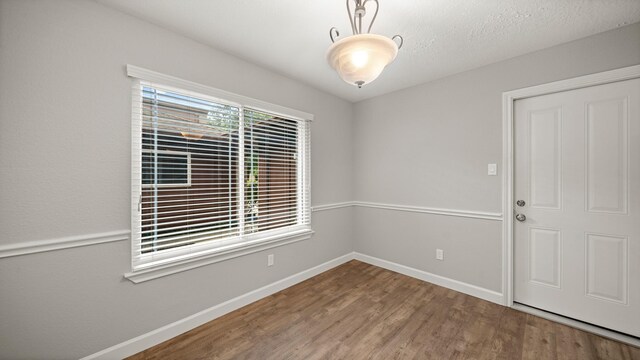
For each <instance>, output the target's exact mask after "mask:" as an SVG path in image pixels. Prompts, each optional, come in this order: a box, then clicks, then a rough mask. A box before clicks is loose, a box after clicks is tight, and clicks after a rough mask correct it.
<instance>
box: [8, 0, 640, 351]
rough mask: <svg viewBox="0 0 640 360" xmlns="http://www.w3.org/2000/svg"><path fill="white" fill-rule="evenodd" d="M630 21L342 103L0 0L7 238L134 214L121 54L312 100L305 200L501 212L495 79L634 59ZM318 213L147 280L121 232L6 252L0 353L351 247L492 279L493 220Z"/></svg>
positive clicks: (107, 17) (140, 36) (184, 304)
mask: <svg viewBox="0 0 640 360" xmlns="http://www.w3.org/2000/svg"><path fill="white" fill-rule="evenodd" d="M639 38H640V25H638V24H636V25H633V26H630V27H627V28H623V29H619V30H616V31H613V32H609V33H605V34H601V35H597V36H594V37H591V38H587V39H584V40H580V41H576V42H573V43H569V44H565V45H562V46H559V47H555V48H552V49H547V50H544V51H540V52H537V53H533V54H530V55H526V56H523V57H520V58H516V59H512V60H509V61H505V62H501V63H498V64H494V65H490V66H487V67H484V68H481V69H477V70H473V71H470V72H467V73H463V74H459V75H456V76H452V77H449V78H446V79H443V80H439V81H435V82H431V83H428V84H424V85H421V86H417V87H414V88H410V89H406V90H403V91H399V92H396V93H393V94H389V95H385V96H382V97H378V98H375V99H371V100H369V101H364V102H361V103H358V104H355V105H353V104H350V103H347V102H345V101H343V100H340V99H337V98H336V97H333V96H331V95H328V94H326V93H323V92H320V91H317V90H315V89H312V88H310V87H308V86H305V85H303V84H301V83H299V82H296V81H293V80H290V79H288V78H285V77H282V76H279V75H278V74H274V73H272V72H270V71H267V70H265V69H262V68H260V67H257V66H255V65H252V64H250V63H247V62H244V61H242V60H240V59H237V58H234V57H232V56H229V55H226V54H224V53H221V52H219V51H216V50H214V49H211V48H210V47H207V46H204V45H201V44H199V43H197V42H194V41H192V40H189V39H186V38H184V37H181V36H179V35H176V34H174V33H172V32H169V31H166V30H164V29H161V28H158V27H156V26H154V25H151V24H148V23H145V22H142V21H140V20H137V19H135V18H133V17H130V16H127V15H123V14H121V13H118V12H116V11H113V10H110V9H108V8H105V7H102V6H101V5H99V4H95V3H93V2H81V1H56V2H49V1H37V2H34V1H28V0H27V1H0V245H5V244H14V243H21V242H27V241H33V240H47V239H52V238H58V237H64V236H73V235H84V234H91V233H96V232H105V231H114V230H125V229H128V228H129V216H130V214H129V210H128V209H129V172H130V164H129V161H130V160H129V155H130V150H129V148H130V144H129V142H130V130H129V129H130V106H129V102H130V80H129V79H128V78H127V77H126V76H125V69H124V66H125V65H126V64H133V65H137V66H141V67H145V68H149V69H151V70H155V71H159V72H162V73H166V74H169V75H174V76H178V77H180V78H184V79H187V80H192V81H196V82H200V83H204V84H207V85H210V86H213V87H217V88H220V89H224V90H227V91H232V92H236V93H239V94H242V95H245V96H250V97H254V98H257V99H261V100H265V101H268V102H272V103H276V104H280V105H283V106H288V107H292V108H296V109H299V110H302V111H306V112H310V113H313V114H315V117H316V120H315V121H314V123H313V126H312V183H313V192H312V199H313V201H312V202H313V204H328V203H336V202H344V201H351V200H360V201H372V202H384V203H395V204H406V205H419V206H428V207H440V208H452V209H462V210H477V211H488V212H499V211H501V209H500V191H501V188H500V177H488V176H486V164H487V163H489V162H496V163H498V164H500V158H501V129H500V126H501V113H500V112H501V103H500V101H501V98H500V94H501V93H502V92H503V91H506V90H510V89H515V88H520V87H525V86H529V85H534V84H540V83H545V82H549V81H554V80H559V79H564V78H569V77H573V76H578V75H583V74H587V73H592V72H597V71H603V70H608V69H613V68H617V67H622V66H628V65H633V64H638V63H640V43H639V42H638V41H637V40H638V39H639ZM426 66H428V64H427V65H426ZM460 100H462V101H460ZM407 126H411V127H412V128H411V130H410V131H407V130H405V129H403V128H404V127H407ZM500 170H501V164H500ZM313 227H314V229H315V230H316V234H315V236H314V237H313V238H312V239H311V240H307V241H303V242H298V243H295V244H291V245H287V246H282V247H279V248H276V249H272V250H269V251H267V252H262V253H256V254H252V255H248V256H244V257H240V258H236V259H233V260H228V261H224V262H221V263H217V264H213V265H209V266H205V267H201V268H198V269H194V270H190V271H186V272H182V273H179V274H175V275H171V276H168V277H164V278H161V279H156V280H152V281H149V282H145V283H141V284H133V283H131V282H129V281H128V280H125V279H123V277H122V274H123V273H125V272H127V271H129V266H130V264H129V261H130V260H129V257H130V253H129V252H130V249H129V243H128V242H124V241H123V242H117V243H110V244H104V245H95V246H88V247H81V248H74V249H68V250H61V251H52V252H47V253H40V254H33V255H25V256H17V257H12V258H5V259H0V358H12V359H14V358H47V359H55V358H66V359H69V358H78V357H81V356H84V355H88V354H91V353H94V352H96V351H99V350H102V349H104V348H107V347H109V346H112V345H115V344H118V343H120V342H123V341H126V340H129V339H131V338H133V337H135V336H138V335H141V334H143V333H146V332H148V331H151V330H154V329H157V328H159V327H161V326H164V325H166V324H169V323H171V322H173V321H176V320H179V319H182V318H184V317H186V316H189V315H192V314H194V313H196V312H198V311H200V310H203V309H206V308H209V307H211V306H213V305H216V304H219V303H221V302H223V301H225V300H228V299H231V298H233V297H235V296H238V295H241V294H244V293H246V292H249V291H251V290H254V289H256V288H259V287H261V286H264V285H266V284H269V283H271V282H274V281H277V280H280V279H282V278H285V277H287V276H289V275H292V274H295V273H297V272H300V271H302V270H305V269H308V268H310V267H313V266H315V265H318V264H320V263H323V262H325V261H328V260H330V259H333V258H336V257H338V256H340V255H343V254H346V253H348V252H350V251H352V250H353V249H354V247H355V249H356V250H357V251H360V252H363V253H365V254H367V255H372V256H376V257H380V258H383V259H387V260H391V261H395V262H398V263H401V264H403V265H407V266H411V267H414V268H418V269H423V270H426V271H430V272H432V273H435V274H438V275H442V276H446V277H450V278H452V279H456V280H460V281H465V282H468V283H470V284H474V285H477V286H481V287H485V288H488V289H493V290H498V291H499V290H500V281H499V279H500V271H501V269H500V261H501V259H500V223H499V222H497V221H489V220H477V219H466V218H454V217H442V216H437V215H426V214H409V213H403V212H393V211H387V210H382V209H368V208H360V207H358V208H355V209H351V208H342V209H337V210H329V211H323V212H316V213H314V214H313ZM436 247H440V248H443V249H445V251H446V252H445V261H444V262H436V261H435V260H433V255H434V250H435V248H436ZM266 253H274V254H275V256H276V265H275V266H274V267H272V268H267V267H266V266H265V265H266V256H265V254H266Z"/></svg>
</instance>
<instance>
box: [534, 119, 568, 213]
mask: <svg viewBox="0 0 640 360" xmlns="http://www.w3.org/2000/svg"><path fill="white" fill-rule="evenodd" d="M561 130H562V109H561V108H559V107H558V108H552V109H542V110H535V111H531V112H530V113H529V149H528V150H529V151H528V153H529V159H528V160H529V198H530V199H531V200H530V201H531V206H532V207H538V208H547V209H560V207H561V199H562V178H561V171H560V169H561V162H562V146H561V143H562V131H561Z"/></svg>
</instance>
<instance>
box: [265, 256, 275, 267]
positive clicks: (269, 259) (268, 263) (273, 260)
mask: <svg viewBox="0 0 640 360" xmlns="http://www.w3.org/2000/svg"><path fill="white" fill-rule="evenodd" d="M274 262H275V259H274V257H273V254H269V255H267V266H273V263H274Z"/></svg>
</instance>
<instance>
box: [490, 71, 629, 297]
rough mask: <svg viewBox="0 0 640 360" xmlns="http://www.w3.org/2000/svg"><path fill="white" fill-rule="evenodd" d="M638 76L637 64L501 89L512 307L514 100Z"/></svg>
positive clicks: (506, 276) (505, 250)
mask: <svg viewBox="0 0 640 360" xmlns="http://www.w3.org/2000/svg"><path fill="white" fill-rule="evenodd" d="M635 78H640V65H634V66H629V67H625V68H620V69H616V70H610V71H604V72H600V73H596V74H591V75H585V76H580V77H576V78H572V79H567V80H560V81H556V82H552V83H548V84H543V85H536V86H531V87H527V88H524V89H518V90H512V91H507V92H504V93H502V164H503V165H502V166H503V168H504V171H503V172H502V214H503V220H502V296H503V304H504V305H505V306H508V307H513V281H514V279H513V260H514V259H513V210H512V208H513V207H512V204H513V181H514V175H513V169H514V166H513V165H514V164H513V150H514V148H513V145H514V144H513V135H514V134H513V121H514V116H513V108H514V103H515V101H516V100H519V99H525V98H529V97H534V96H540V95H547V94H552V93H557V92H561V91H567V90H575V89H580V88H585V87H589V86H595V85H602V84H607V83H612V82H617V81H624V80H631V79H635Z"/></svg>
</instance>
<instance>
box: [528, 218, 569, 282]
mask: <svg viewBox="0 0 640 360" xmlns="http://www.w3.org/2000/svg"><path fill="white" fill-rule="evenodd" d="M528 252H529V281H530V282H532V283H535V284H539V285H546V286H553V287H557V288H559V287H560V278H561V276H560V272H561V271H562V263H561V262H562V257H561V255H560V254H561V252H562V238H561V234H560V231H559V230H555V229H540V228H533V227H532V228H529V249H528Z"/></svg>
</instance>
